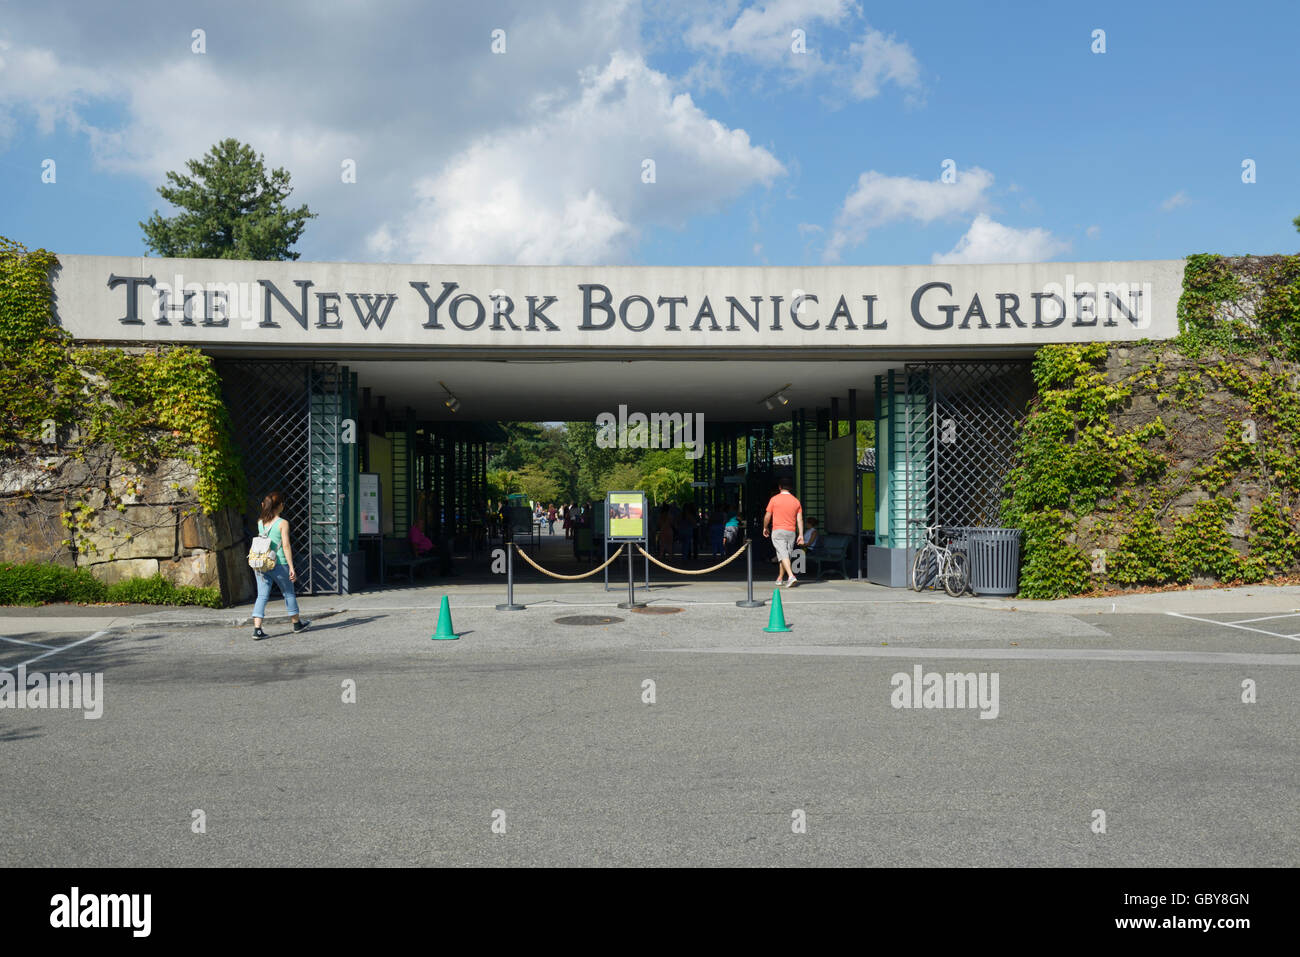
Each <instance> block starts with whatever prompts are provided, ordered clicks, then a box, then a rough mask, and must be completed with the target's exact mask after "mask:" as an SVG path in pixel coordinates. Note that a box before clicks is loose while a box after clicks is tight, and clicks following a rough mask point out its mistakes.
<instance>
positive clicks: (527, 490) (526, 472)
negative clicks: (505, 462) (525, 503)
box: [517, 465, 562, 505]
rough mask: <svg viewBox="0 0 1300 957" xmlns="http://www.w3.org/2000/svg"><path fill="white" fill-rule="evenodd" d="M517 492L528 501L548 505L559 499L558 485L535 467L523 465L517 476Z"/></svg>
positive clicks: (559, 489) (549, 476) (547, 474)
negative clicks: (521, 493) (522, 494)
mask: <svg viewBox="0 0 1300 957" xmlns="http://www.w3.org/2000/svg"><path fill="white" fill-rule="evenodd" d="M517 484H518V489H519V491H521V492H523V493H524V495H526V496H528V498H529V500H530V501H533V502H541V503H542V504H543V505H550V504H552V503H553V502H558V501H559V499H560V492H561V491H562V490H561V488H560V483H559V482H557V481H556V480H555V478H554V477H553V476H552V475H550V474H549V473H547V472H546V471H544V470H542V469H541V468H538V467H537V466H536V465H525V466H524V467H523V468H521V469H520V470H519V472H518V474H517Z"/></svg>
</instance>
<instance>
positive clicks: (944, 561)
mask: <svg viewBox="0 0 1300 957" xmlns="http://www.w3.org/2000/svg"><path fill="white" fill-rule="evenodd" d="M908 524H909V525H923V526H925V545H923V546H922V547H921V548H920V549H919V550H918V551H917V553H916V558H915V559H914V560H913V562H912V577H911V579H910V581H909V583H908V584H909V585H910V586H911V588H912V590H913V591H923V590H924V589H925V588H926V587H927V586H929V585H930V583H931V582H934V581H936V580H937V581H938V582H939V583H941V584H942V585H943V590H944V591H946V592H947V593H948V594H949V595H951V596H952V597H953V598H959V597H960V596H961V595H963V594H965V592H966V589H967V588H968V587H969V586H970V569H969V567H968V564H967V560H966V553H965V552H963V551H961V550H960V549H956V548H953V547H952V541H953V538H952V536H951V535H949V536H948V538H947V540H946V541H942V542H941V540H940V539H941V537H942V536H943V535H944V532H945V528H944V526H942V525H926V524H925V522H923V521H921V520H920V519H915V518H914V519H910V520H909V521H908Z"/></svg>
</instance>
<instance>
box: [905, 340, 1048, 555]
mask: <svg viewBox="0 0 1300 957" xmlns="http://www.w3.org/2000/svg"><path fill="white" fill-rule="evenodd" d="M905 378H906V382H907V390H906V391H907V398H906V400H905V402H904V416H903V419H904V421H903V423H901V425H902V428H903V431H904V433H905V435H904V443H905V447H906V448H907V449H908V450H909V451H910V453H911V455H910V456H909V457H910V458H911V459H912V461H913V462H914V464H915V465H916V466H920V467H911V468H908V469H907V470H906V488H907V494H906V497H907V510H906V511H907V516H908V517H909V518H921V519H925V520H926V521H927V522H938V523H941V524H943V525H966V526H982V527H987V526H993V525H997V524H998V522H999V518H998V516H999V513H1000V512H1001V506H1002V496H1003V484H1004V482H1005V480H1006V475H1007V472H1008V471H1009V470H1010V468H1011V460H1012V454H1013V451H1014V447H1015V437H1016V427H1017V425H1018V423H1019V422H1020V420H1021V419H1023V418H1024V415H1025V410H1026V408H1027V406H1028V402H1029V398H1030V396H1031V395H1032V394H1033V386H1032V380H1031V378H1030V374H1029V362H1027V361H983V362H963V361H960V360H951V361H941V362H926V363H916V364H908V365H907V366H906V368H905ZM913 538H914V536H913ZM909 544H916V542H915V541H914V540H913V541H910V542H909Z"/></svg>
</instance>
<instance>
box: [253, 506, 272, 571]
mask: <svg viewBox="0 0 1300 957" xmlns="http://www.w3.org/2000/svg"><path fill="white" fill-rule="evenodd" d="M278 521H279V519H278V518H277V519H276V520H275V522H278ZM275 522H272V523H271V524H270V525H269V526H267V529H266V530H267V531H268V532H269V531H270V530H271V529H272V528H273V527H274V526H275ZM248 567H249V568H251V569H253V571H255V572H269V571H270V570H271V569H273V568H274V567H275V546H274V545H272V544H271V538H270V536H269V535H256V536H254V537H253V545H252V547H251V548H250V549H249V550H248Z"/></svg>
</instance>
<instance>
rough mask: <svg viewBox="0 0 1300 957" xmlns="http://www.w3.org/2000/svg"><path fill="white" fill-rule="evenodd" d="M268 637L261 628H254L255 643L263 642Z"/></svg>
mask: <svg viewBox="0 0 1300 957" xmlns="http://www.w3.org/2000/svg"><path fill="white" fill-rule="evenodd" d="M266 637H268V636H267V634H266V632H264V631H263V630H262V629H261V628H254V629H253V640H254V641H261V640H262V639H263V638H266Z"/></svg>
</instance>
